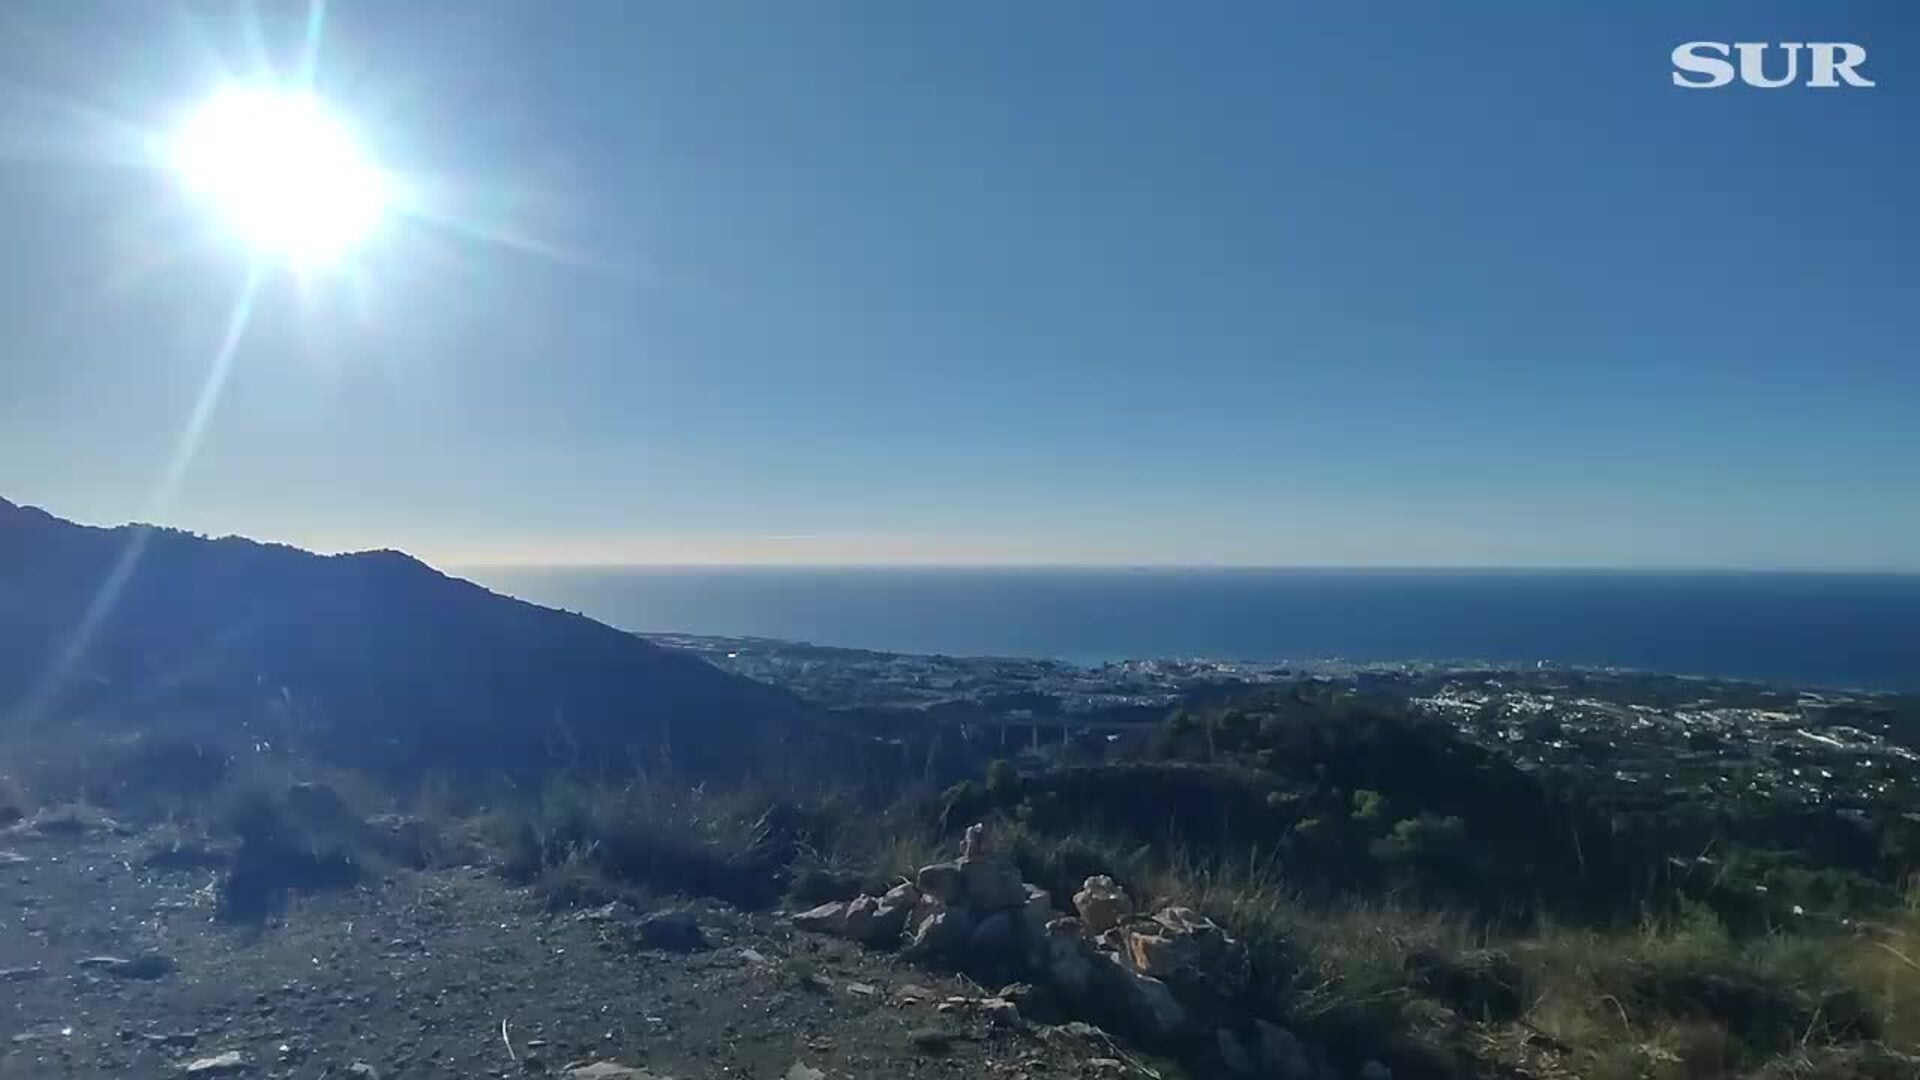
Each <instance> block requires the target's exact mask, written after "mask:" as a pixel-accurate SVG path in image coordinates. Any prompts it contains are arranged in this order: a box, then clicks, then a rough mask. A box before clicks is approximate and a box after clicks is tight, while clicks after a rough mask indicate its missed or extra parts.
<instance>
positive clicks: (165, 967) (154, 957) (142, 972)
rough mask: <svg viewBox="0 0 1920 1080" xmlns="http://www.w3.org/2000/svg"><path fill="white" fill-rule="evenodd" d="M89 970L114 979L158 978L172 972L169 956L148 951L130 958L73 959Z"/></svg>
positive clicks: (172, 963) (91, 957) (96, 957)
mask: <svg viewBox="0 0 1920 1080" xmlns="http://www.w3.org/2000/svg"><path fill="white" fill-rule="evenodd" d="M74 962H75V963H76V964H78V965H79V966H80V967H83V968H86V969H88V970H89V971H98V972H101V973H103V974H107V975H111V976H113V977H114V978H116V979H160V978H165V977H166V976H168V975H170V974H172V973H173V969H174V962H173V958H172V957H170V956H162V955H161V954H159V953H149V954H147V955H145V956H136V957H133V958H131V959H129V958H127V957H121V956H88V957H85V958H83V959H80V960H76V961H74Z"/></svg>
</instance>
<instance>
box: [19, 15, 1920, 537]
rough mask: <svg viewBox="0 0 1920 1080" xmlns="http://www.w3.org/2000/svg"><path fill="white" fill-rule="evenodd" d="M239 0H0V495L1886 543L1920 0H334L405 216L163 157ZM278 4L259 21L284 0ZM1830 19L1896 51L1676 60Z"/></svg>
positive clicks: (231, 64) (1199, 533) (1046, 530)
mask: <svg viewBox="0 0 1920 1080" xmlns="http://www.w3.org/2000/svg"><path fill="white" fill-rule="evenodd" d="M273 10H274V11H275V12H276V13H277V14H275V15H274V16H273V17H262V18H260V19H258V20H254V21H255V22H256V23H257V26H258V29H257V31H255V32H251V33H250V32H249V31H248V30H247V25H248V22H249V20H247V19H245V18H242V17H240V15H239V14H237V13H241V12H244V11H245V8H244V7H242V6H229V5H208V4H201V5H185V6H183V5H179V4H171V5H169V4H162V3H154V4H136V3H132V2H127V3H119V4H105V5H66V6H62V5H50V4H47V5H12V6H7V7H5V8H4V10H0V251H4V252H6V258H5V260H4V263H0V325H4V326H6V327H7V328H8V334H7V336H8V340H7V345H6V349H5V352H4V353H3V354H0V388H4V389H3V390H0V494H4V495H6V496H7V497H9V498H11V499H14V500H15V501H22V502H30V503H35V504H39V505H44V506H46V507H47V508H49V509H50V510H53V511H54V512H56V513H61V514H65V515H68V516H73V517H77V518H80V519H83V520H90V521H100V522H118V521H123V520H127V519H160V520H164V521H166V522H168V523H171V524H177V525H180V526H183V527H187V528H192V529H196V530H199V531H203V532H211V533H228V532H238V533H245V534H248V535H255V536H261V537H265V538H270V539H277V540H285V541H289V542H293V543H298V544H303V545H307V546H313V547H317V548H321V549H325V550H340V549H351V548H363V547H376V546H394V547H401V548H405V549H407V550H411V551H415V552H417V553H419V554H422V555H423V556H425V557H427V558H429V559H431V560H434V561H437V562H441V563H449V564H469V563H623V562H804V563H836V562H852V563H874V562H882V563H884V562H909V563H928V562H966V563H1102V564H1107V563H1180V564H1274V565H1290V564H1314V565H1329V564H1336V565H1428V566H1436V565H1525V566H1556V565H1578V566H1663V567H1747V568H1758V567H1819V568H1847V569H1905V570H1920V544H1916V543H1915V542H1914V539H1913V538H1914V537H1915V535H1916V533H1920V497H1916V496H1920V423H1916V422H1915V415H1916V411H1917V405H1916V403H1917V402H1920V395H1917V394H1916V391H1920V356H1916V351H1915V348H1914V343H1915V342H1916V340H1920V333H1916V331H1920V305H1916V303H1915V299H1916V296H1920V292H1917V290H1916V286H1917V285H1920V242H1917V241H1920V184H1917V183H1916V181H1915V166H1916V163H1920V151H1916V149H1915V140H1914V139H1913V137H1912V134H1913V132H1914V131H1915V130H1920V129H1916V126H1915V98H1914V90H1913V88H1912V87H1913V81H1914V80H1915V79H1916V78H1920V52H1917V50H1920V32H1916V31H1917V30H1920V18H1916V16H1915V15H1914V14H1913V13H1912V9H1911V6H1910V5H1904V4H1900V3H1896V2H1886V3H1879V4H1866V3H1860V4H1851V3H1846V4H1843V3H1799V4H1787V3H1782V4H1770V5H1759V4H1752V3H1695V2H1664V3H1644V4H1626V3H1615V4H1604V5H1602V4H1594V5H1586V6H1582V7H1578V8H1576V6H1575V5H1568V4H1532V3H1528V4H1521V3H1492V2H1479V3H1472V2H1462V3H1456V4H1448V5H1426V4H1419V5H1416V4H1407V5H1400V6H1397V7H1395V8H1393V9H1391V13H1390V14H1386V13H1383V12H1382V10H1381V9H1378V8H1375V7H1373V6H1363V5H1350V4H1332V3H1327V4H1281V3H1258V4H1256V3H1245V4H1227V3H1220V4H1204V5H1169V4H1159V3H1153V4H1118V3H1115V4H1105V3H1103V4H1093V3H1078V4H1069V3H1057V4H1016V3H972V4H964V5H963V4H946V5H934V4H898V3H881V2H873V3H858V4H856V3H824V2H806V3H793V4H771V3H754V4H732V3H701V4H664V3H662V4H634V3H626V2H608V3H590V2H587V0H572V2H569V3H566V4H552V5H550V4H532V3H511V4H507V3H473V4H464V3H463V4H455V3H451V2H448V3H434V4H420V5H412V4H409V5H399V4H385V3H375V2H371V0H368V2H363V3H336V4H334V5H333V6H332V7H331V8H330V9H329V11H328V13H327V20H326V24H325V29H324V34H323V39H322V40H323V44H322V47H321V50H320V54H319V61H318V69H317V70H318V76H317V83H318V86H319V89H320V91H321V92H322V93H323V94H324V95H325V96H326V97H327V99H328V100H329V102H330V103H331V104H332V105H333V106H334V107H335V108H336V109H337V110H338V111H339V112H341V113H342V114H344V115H345V116H346V117H347V118H348V119H349V120H350V121H351V122H352V123H354V124H355V125H356V127H357V128H358V129H359V131H360V133H361V136H362V138H363V140H364V141H365V143H366V144H367V145H368V146H369V147H370V149H371V150H372V151H373V152H374V153H376V154H377V155H378V156H379V158H380V160H381V161H382V163H383V164H385V165H386V166H388V167H389V168H391V169H393V170H395V171H396V172H398V173H400V174H402V175H404V176H406V177H407V178H408V180H409V183H410V184H411V185H412V189H413V190H415V191H418V192H421V193H423V194H422V196H421V198H422V199H423V200H424V204H425V205H430V207H431V209H432V211H433V213H432V216H433V217H434V218H435V219H436V220H434V221H402V220H395V221H391V222H389V223H387V225H386V226H385V227H383V228H382V230H381V231H380V232H379V234H378V235H376V236H375V237H373V238H372V239H371V240H370V242H369V243H368V244H367V245H366V247H365V248H364V249H363V250H362V251H361V252H360V253H359V256H358V258H357V259H356V260H355V262H354V263H353V264H352V265H350V266H347V267H342V268H341V269H340V270H338V271H335V272H333V273H330V274H327V275H320V276H315V277H312V278H310V279H308V280H306V281H305V282H298V281H296V280H295V279H294V278H293V277H292V276H291V275H288V274H286V273H283V272H278V271H275V272H271V273H269V274H268V275H267V277H266V279H265V280H264V284H263V286H262V288H261V291H260V293H259V296H258V298H257V301H256V303H255V305H254V308H253V311H252V315H251V318H250V320H249V322H248V323H247V326H246V328H245V332H244V334H243V336H242V339H241V342H240V345H239V349H238V351H237V353H236V355H235V358H234V363H233V366H232V369H231V373H230V377H229V378H228V379H227V380H226V381H225V383H224V386H223V389H222V393H221V395H220V398H219V400H218V403H217V406H216V407H215V409H214V410H213V412H212V414H211V418H210V421H209V423H208V424H207V426H206V430H205V436H204V438H203V439H202V440H201V442H200V443H199V446H198V448H197V452H196V453H195V454H194V456H193V460H192V461H191V463H190V465H189V467H188V468H187V469H186V470H185V471H184V472H183V473H182V474H181V475H180V477H179V481H178V483H177V484H175V485H166V484H164V483H163V481H162V478H163V476H164V475H165V474H166V473H167V471H168V462H169V460H170V457H171V456H172V455H173V453H174V447H175V446H176V444H177V441H178V439H179V436H180V432H181V430H182V427H183V425H184V424H186V422H187V418H188V416H189V415H190V414H191V413H192V411H193V406H194V402H195V399H196V396H197V395H198V394H199V393H200V391H201V388H202V386H203V385H204V383H205V380H206V378H207V371H208V366H209V362H210V358H211V357H212V355H213V353H214V352H215V350H216V347H217V345H218V343H219V341H220V338H221V333H222V328H223V326H224V324H225V321H226V319H227V317H228V313H229V311H230V309H231V306H232V304H233V302H234V298H235V296H236V295H237V293H238V292H239V290H240V286H241V282H242V281H243V280H244V279H245V277H246V275H247V272H248V270H247V268H248V260H249V259H250V258H251V256H250V255H249V253H247V252H245V251H244V250H242V249H241V248H240V247H239V246H238V245H237V244H236V243H235V242H233V240H232V239H231V237H230V236H228V235H226V234H223V233H220V232H219V231H218V230H216V229H213V228H211V227H210V226H209V225H208V223H207V221H206V220H205V218H206V214H205V212H204V208H203V207H199V206H197V205H194V204H193V203H192V202H191V201H190V200H189V199H187V198H186V197H185V196H184V195H183V194H182V193H181V192H180V190H179V185H178V184H177V183H176V182H175V181H174V180H173V178H171V177H169V176H167V175H164V174H163V173H160V172H157V171H155V170H153V169H150V168H144V167H140V166H139V165H138V163H137V162H136V161H135V160H132V158H133V157H134V156H135V155H133V154H132V148H134V147H136V146H137V141H136V137H137V135H138V134H139V133H140V132H143V131H154V130H163V129H165V128H166V127H167V126H168V125H170V124H172V123H174V122H175V121H176V120H177V118H178V116H179V115H181V113H182V111H183V110H185V109H187V108H189V107H190V106H191V105H192V103H193V102H194V101H195V100H196V99H197V98H198V97H199V96H201V95H203V94H204V93H206V92H207V91H209V90H210V89H211V88H212V87H213V86H214V85H215V84H216V83H217V82H218V81H219V79H220V78H221V77H222V74H223V72H225V73H228V74H237V75H241V76H245V77H259V76H260V75H261V74H262V73H263V72H265V71H266V70H268V69H267V67H265V66H263V64H262V62H261V58H262V57H265V58H267V59H268V60H270V61H272V63H273V65H275V66H277V67H278V69H279V70H281V71H283V72H284V71H286V70H289V69H290V68H291V66H292V63H291V59H290V58H291V57H293V56H295V55H296V54H297V43H298V41H299V39H300V33H299V25H300V18H299V16H298V11H297V9H296V8H295V7H294V6H291V5H275V6H273ZM289 12H292V13H293V14H292V16H291V17H289V16H288V13H289ZM1696 39H1706V40H1728V41H1769V40H1771V41H1781V40H1793V41H1805V40H1842V41H1856V42H1859V43H1861V44H1863V45H1865V46H1866V47H1867V48H1868V50H1869V59H1868V62H1867V64H1866V66H1865V70H1866V73H1867V74H1868V75H1870V76H1872V77H1873V78H1875V79H1876V80H1877V82H1878V83H1879V85H1878V86H1877V87H1876V88H1874V89H1872V90H1826V91H1818V90H1808V89H1786V90H1775V91H1759V90H1753V89H1749V88H1743V87H1738V86H1736V87H1730V88H1727V89H1725V90H1718V91H1710V92H1703V91H1685V90H1679V89H1676V88H1674V87H1673V86H1672V85H1671V84H1670V80H1669V61H1668V56H1669V52H1670V50H1671V49H1672V48H1673V46H1674V45H1676V44H1678V43H1680V42H1683V41H1687V40H1696Z"/></svg>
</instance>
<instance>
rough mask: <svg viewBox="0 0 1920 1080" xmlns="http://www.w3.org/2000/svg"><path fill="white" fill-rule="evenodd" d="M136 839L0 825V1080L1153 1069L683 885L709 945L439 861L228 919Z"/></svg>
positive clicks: (191, 881) (978, 993) (807, 1078)
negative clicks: (249, 920)
mask: <svg viewBox="0 0 1920 1080" xmlns="http://www.w3.org/2000/svg"><path fill="white" fill-rule="evenodd" d="M155 850H156V838H155V837H153V836H142V835H137V834H131V833H129V832H127V831H126V830H114V829H112V828H91V829H87V830H84V831H78V832H71V833H66V834H62V835H35V834H32V833H21V832H18V831H16V832H15V833H13V834H11V835H9V834H8V833H7V832H5V831H0V917H3V918H4V922H5V927H4V930H3V931H0V1077H8V1078H11V1077H41V1076H45V1077H106V1076H112V1077H129V1076H130V1077H174V1076H208V1077H213V1076H233V1077H343V1078H349V1077H350V1078H356V1080H379V1078H398V1077H438V1076H459V1077H489V1076H491V1077H525V1076H561V1077H565V1076H569V1075H576V1076H580V1077H583V1078H595V1077H598V1078H603V1080H618V1078H620V1077H627V1078H629V1080H639V1078H641V1077H650V1078H652V1080H664V1078H669V1077H670V1078H675V1080H703V1078H719V1077H737V1078H743V1080H759V1078H771V1080H833V1078H852V1077H889V1078H897V1077H1007V1078H1009V1080H1011V1078H1016V1077H1032V1078H1039V1077H1080V1076H1087V1077H1092V1076H1101V1077H1120V1076H1144V1075H1148V1074H1147V1073H1146V1072H1145V1071H1144V1066H1142V1065H1140V1064H1138V1063H1135V1062H1133V1061H1131V1060H1123V1059H1125V1058H1126V1055H1125V1054H1124V1053H1122V1052H1121V1051H1119V1050H1117V1049H1116V1048H1114V1047H1113V1046H1112V1044H1111V1043H1110V1042H1109V1041H1108V1040H1106V1039H1105V1038H1104V1036H1102V1035H1101V1034H1100V1033H1099V1032H1097V1031H1093V1030H1092V1029H1087V1028H1085V1027H1083V1026H1080V1025H1072V1026H1069V1027H1067V1028H1051V1027H1042V1026H1034V1025H1030V1024H1026V1023H1023V1022H1020V1021H1018V1020H1017V1019H1011V1018H1008V1017H1006V1016H1004V1014H1002V1015H999V1016H997V1017H996V1016H994V1015H989V1013H988V1012H987V1011H986V1010H984V1009H981V1008H978V1007H976V1006H975V1004H974V1002H977V1001H978V1000H980V999H982V998H984V997H986V996H988V995H989V994H990V992H991V989H992V988H981V987H977V986H974V985H972V984H970V983H968V982H966V981H965V980H963V979H957V978H952V977H946V976H942V975H938V974H935V973H932V972H928V971H926V970H924V969H920V968H916V967H912V966H909V965H907V964H905V963H903V962H901V961H899V960H897V959H895V958H893V957H891V956H888V955H885V954H881V953H875V952H870V951H867V950H864V949H862V948H860V947H858V946H855V945H852V944H850V943H846V942H838V941H832V940H825V939H820V938H818V937H813V936H804V935H796V934H794V933H793V932H792V931H790V930H789V929H787V928H786V927H785V926H783V925H782V922H781V920H780V919H779V918H777V917H776V916H775V915H773V914H769V913H745V912H738V911H735V910H732V909H729V908H725V907H720V906H715V905H701V904H696V905H693V906H692V907H690V908H687V909H685V910H688V911H690V912H692V913H693V914H694V916H695V917H696V919H697V921H698V924H699V927H700V934H701V936H702V937H703V938H704V941H705V947H702V948H697V949H693V950H690V951H676V950H674V949H662V948H656V947H653V946H652V945H649V944H648V943H647V941H645V940H643V935H642V934H641V932H640V927H639V920H638V919H637V917H636V916H635V915H634V914H633V913H631V912H627V911H625V910H624V909H602V910H597V911H588V912H576V913H569V914H560V915H547V914H543V913H539V912H538V910H537V908H536V907H535V905H534V904H533V902H532V900H531V899H530V898H529V896H528V895H527V894H526V893H525V892H523V891H520V890H515V889H511V888H509V887H507V886H506V885H505V884H504V883H502V882H501V881H500V880H499V879H498V878H497V877H496V876H495V875H494V874H493V873H492V872H491V871H489V870H487V869H484V868H480V867H458V868H450V869H443V870H427V871H418V872H415V871H398V872H394V873H391V874H388V875H386V876H385V877H381V878H375V879H372V880H369V881H367V882H366V883H364V884H362V885H361V886H359V887H357V888H355V889H352V890H349V891H343V892H334V893H328V894H323V895H318V896H310V897H305V898H302V899H299V900H297V901H296V902H295V904H294V905H293V906H292V907H291V908H290V909H289V910H288V911H287V912H286V913H285V914H284V916H281V917H279V918H276V919H275V920H273V921H272V922H271V923H270V924H269V925H267V926H264V927H260V928H252V929H248V928H242V927H235V926H231V925H227V924H224V923H221V922H218V921H216V920H215V919H214V914H213V913H214V903H215V899H214V891H213V888H212V886H213V882H214V880H215V876H216V873H217V871H216V870H215V869H213V868H212V867H211V866H209V865H205V864H204V860H201V859H199V858H197V857H196V855H195V853H193V852H191V851H187V852H181V853H176V854H175V855H174V856H172V857H170V858H165V859H163V860H162V861H163V862H164V863H166V864H167V865H165V866H154V865H150V864H149V860H150V858H151V857H152V856H153V854H154V852H155ZM671 944H674V945H678V944H681V943H679V942H672V943H671ZM503 1025H504V1026H503ZM613 1066H622V1067H625V1068H626V1069H630V1070H635V1071H630V1072H623V1071H619V1070H618V1069H615V1068H613ZM815 1070H818V1071H817V1072H816V1071H815Z"/></svg>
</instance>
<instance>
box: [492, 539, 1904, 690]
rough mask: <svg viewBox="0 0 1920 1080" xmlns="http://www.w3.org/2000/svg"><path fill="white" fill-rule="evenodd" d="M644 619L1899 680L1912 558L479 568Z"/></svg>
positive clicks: (983, 643) (1178, 651)
mask: <svg viewBox="0 0 1920 1080" xmlns="http://www.w3.org/2000/svg"><path fill="white" fill-rule="evenodd" d="M470 576H472V577H473V578H474V579H475V580H478V581H480V582H481V583H483V584H485V585H487V586H489V587H491V588H494V589H497V590H499V591H501V592H505V593H509V594H511V595H514V596H518V597H521V598H523V599H526V600H530V601H533V602H535V603H539V604H544V605H547V606H551V607H559V608H565V609H567V610H570V611H578V612H581V613H584V614H586V615H588V616H591V617H592V618H595V619H598V620H600V621H602V622H605V623H608V624H610V625H612V626H616V627H620V628H622V629H626V630H634V631H645V632H673V633H684V634H701V635H715V636H729V637H735V636H738V637H768V638H781V639H786V640H792V641H805V642H812V643H815V644H820V645H836V646H846V647H851V648H862V649H874V650H880V651H886V652H902V653H940V654H946V655H950V656H1018V657H1048V658H1054V659H1059V660H1064V661H1069V662H1073V663H1079V664H1086V665H1097V664H1100V663H1104V662H1108V661H1116V660H1127V659H1147V658H1176V657H1177V658H1199V659H1214V660H1234V661H1271V662H1280V661H1346V662H1353V663H1391V662H1402V661H1404V662H1432V663H1447V662H1461V663H1480V662H1486V663H1493V664H1499V665H1515V666H1533V665H1538V664H1543V663H1544V664H1555V665H1569V666H1591V667H1619V668H1632V669H1639V670H1646V671H1656V672H1664V673H1670V674H1678V675H1701V676H1716V677H1722V678H1731V679H1745V680H1754V681H1759V682H1766V683H1773V684H1781V685H1794V686H1807V687H1830V688H1847V689H1861V690H1878V691H1916V692H1920V575H1912V574H1824V573H1734V572H1722V573H1679V572H1673V573H1666V572H1662V573H1652V572H1637V571H1635V572H1629V571H1508V570H1499V571H1494V570H1447V571H1430V570H1371V569H1369V570H1308V569H1284V570H1252V569H1191V570H1186V569H1158V568H1156V569H1123V570H1109V569H1102V570H1092V569H1086V570H1058V569H973V568H967V569H958V568H955V569H917V568H916V569H901V568H848V569H811V568H809V569H792V568H780V569H772V568H757V567H756V568H723V569H713V568H704V567H703V568H661V569H654V568H646V569H625V568H623V569H591V570H589V569H574V568H569V569H524V568H515V569H512V570H488V571H481V572H477V573H472V574H470Z"/></svg>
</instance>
